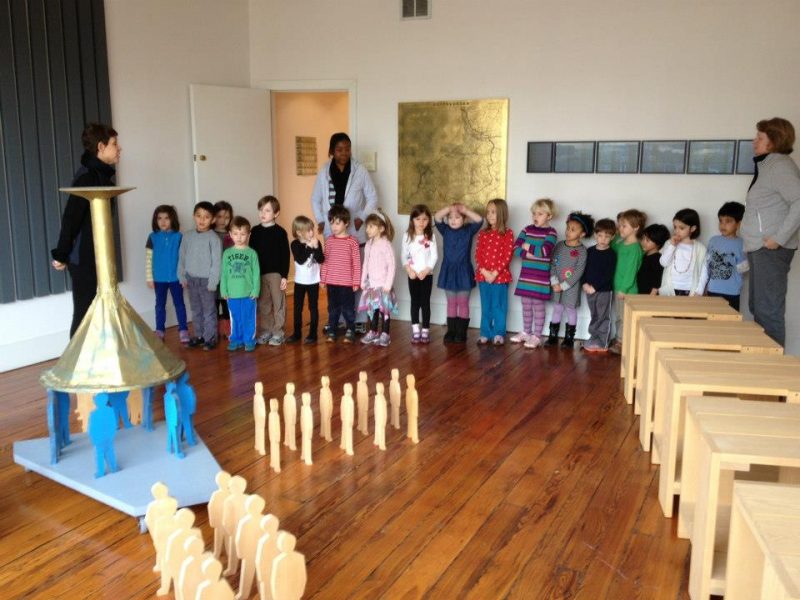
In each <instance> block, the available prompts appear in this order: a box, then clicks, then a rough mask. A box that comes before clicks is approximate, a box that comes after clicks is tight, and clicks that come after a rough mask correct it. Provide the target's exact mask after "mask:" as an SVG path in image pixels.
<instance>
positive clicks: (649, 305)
mask: <svg viewBox="0 0 800 600" xmlns="http://www.w3.org/2000/svg"><path fill="white" fill-rule="evenodd" d="M642 317H681V318H683V319H708V320H710V321H741V320H742V315H741V314H739V313H738V312H736V311H735V310H733V309H732V308H731V307H730V305H728V303H727V302H726V301H725V300H724V299H723V298H719V297H716V296H649V295H641V296H625V306H624V309H623V324H624V325H623V329H624V335H623V337H622V350H621V353H622V360H621V362H620V376H621V377H623V378H624V379H625V400H626V402H627V403H628V404H631V403H632V402H633V390H634V386H635V385H636V352H635V349H636V344H637V337H638V335H639V333H638V331H639V319H641V318H642Z"/></svg>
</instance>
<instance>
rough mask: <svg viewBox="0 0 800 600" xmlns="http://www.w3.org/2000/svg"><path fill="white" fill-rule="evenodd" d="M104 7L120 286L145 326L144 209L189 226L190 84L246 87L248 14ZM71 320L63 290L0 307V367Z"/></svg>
mask: <svg viewBox="0 0 800 600" xmlns="http://www.w3.org/2000/svg"><path fill="white" fill-rule="evenodd" d="M105 7H106V33H107V38H108V60H109V72H110V79H111V108H112V114H113V125H114V127H115V129H117V131H119V132H120V144H121V145H122V149H123V151H122V160H121V162H120V166H119V170H118V176H117V182H118V183H119V184H122V185H131V186H136V188H137V189H136V190H135V191H133V192H129V193H128V194H126V195H125V196H122V197H121V199H120V215H121V223H122V248H123V250H122V252H123V262H124V269H125V279H126V281H125V283H123V284H122V286H121V289H122V292H123V294H124V295H125V296H126V297H127V298H128V300H129V301H130V302H131V304H132V305H133V307H134V308H135V309H136V310H137V311H138V312H139V313H140V314H141V315H142V316H143V317H144V318H145V320H147V321H148V322H150V323H151V324H152V323H153V322H154V313H153V305H154V301H153V292H152V290H150V289H148V288H147V287H146V286H145V284H144V243H145V240H146V239H147V234H148V233H149V231H150V220H151V217H152V211H153V209H154V208H155V206H156V205H158V204H161V203H169V204H174V205H175V206H177V207H178V212H179V216H180V218H181V220H182V222H183V226H184V227H188V226H190V225H191V214H192V210H191V209H192V204H193V197H194V196H193V193H194V192H193V189H194V182H193V171H192V154H191V137H190V122H189V90H188V85H189V83H207V84H218V85H233V86H242V85H248V82H249V58H248V54H249V46H248V25H247V20H248V13H249V9H248V4H247V0H226V1H225V2H219V1H218V0H166V1H165V0H106V3H105ZM64 183H69V182H64ZM71 319H72V300H71V296H70V294H69V293H67V294H60V295H57V296H50V297H47V298H40V299H35V300H28V301H24V302H16V303H14V304H10V305H2V306H0V323H4V324H6V325H7V326H6V327H3V330H4V331H3V338H2V340H1V341H0V371H5V370H8V369H13V368H16V367H18V366H22V365H26V364H32V363H35V362H39V361H42V360H46V359H49V358H53V357H56V356H58V355H59V354H61V351H62V350H63V349H64V346H65V345H66V343H67V341H68V337H69V324H70V321H71ZM16 323H24V324H25V325H24V326H21V327H18V326H16V325H13V326H12V324H16Z"/></svg>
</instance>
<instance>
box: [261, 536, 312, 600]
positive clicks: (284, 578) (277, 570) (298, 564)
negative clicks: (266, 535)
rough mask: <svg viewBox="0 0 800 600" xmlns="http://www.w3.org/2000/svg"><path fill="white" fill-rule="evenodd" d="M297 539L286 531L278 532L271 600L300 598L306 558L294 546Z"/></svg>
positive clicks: (272, 574) (271, 581)
mask: <svg viewBox="0 0 800 600" xmlns="http://www.w3.org/2000/svg"><path fill="white" fill-rule="evenodd" d="M296 543H297V539H296V538H295V537H294V536H293V535H292V534H291V533H288V532H286V531H281V532H280V533H279V534H278V551H279V552H280V554H278V556H277V558H276V559H275V560H274V562H273V563H272V573H271V574H270V580H269V582H270V588H271V589H272V600H300V598H302V597H303V592H304V591H305V589H306V558H305V556H303V555H302V554H300V553H299V552H296V551H295V549H294V547H295V544H296Z"/></svg>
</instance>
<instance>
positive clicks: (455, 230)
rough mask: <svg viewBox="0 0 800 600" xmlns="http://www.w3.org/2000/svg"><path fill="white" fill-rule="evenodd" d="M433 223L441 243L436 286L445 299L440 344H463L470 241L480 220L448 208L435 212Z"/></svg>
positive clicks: (471, 274)
mask: <svg viewBox="0 0 800 600" xmlns="http://www.w3.org/2000/svg"><path fill="white" fill-rule="evenodd" d="M467 219H469V221H467ZM434 222H435V224H436V229H438V230H439V233H440V234H441V236H442V243H443V247H442V252H443V258H442V267H441V269H440V270H439V280H438V281H437V282H436V285H438V286H439V289H442V290H444V294H445V297H446V298H447V333H445V334H444V342H445V343H449V342H455V343H464V342H466V341H467V328H468V327H469V295H470V292H471V291H472V288H474V287H475V271H474V270H473V268H472V259H471V249H472V238H473V237H474V236H475V234H476V233H478V231H479V230H480V228H481V226H482V225H483V218H482V217H481V216H480V215H479V214H478V213H476V212H474V211H471V210H470V209H468V208H467V207H466V206H464V205H463V204H451V205H450V206H445V207H444V208H442V209H439V210H438V211H436V214H435V215H434Z"/></svg>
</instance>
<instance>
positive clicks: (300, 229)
mask: <svg viewBox="0 0 800 600" xmlns="http://www.w3.org/2000/svg"><path fill="white" fill-rule="evenodd" d="M316 234H317V231H316V227H315V226H314V221H312V220H311V219H309V218H308V217H305V216H303V215H300V216H299V217H295V219H294V221H292V237H294V239H293V240H292V244H291V250H292V257H293V258H294V333H292V335H290V336H289V337H288V338H286V342H287V343H290V344H291V343H294V342H298V341H300V340H301V339H303V302H304V300H305V297H306V296H308V312H309V315H310V316H311V321H310V323H309V325H308V335H307V336H306V338H305V339H303V343H305V344H314V343H315V342H316V341H317V330H318V329H319V308H318V306H317V303H318V301H319V269H320V265H321V264H322V263H323V262H325V254H324V253H323V251H322V245H321V244H320V243H319V240H318V239H317V235H316Z"/></svg>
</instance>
